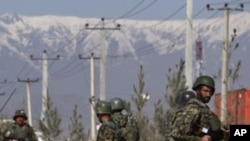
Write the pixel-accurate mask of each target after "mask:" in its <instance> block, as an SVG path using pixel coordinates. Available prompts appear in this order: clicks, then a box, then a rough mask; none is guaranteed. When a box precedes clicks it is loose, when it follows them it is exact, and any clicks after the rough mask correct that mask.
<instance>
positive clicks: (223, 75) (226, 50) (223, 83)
mask: <svg viewBox="0 0 250 141" xmlns="http://www.w3.org/2000/svg"><path fill="white" fill-rule="evenodd" d="M243 7H244V6H243V4H240V8H230V7H228V4H227V3H225V4H224V7H223V8H218V9H217V10H219V11H224V27H225V29H224V43H223V44H224V47H223V49H222V71H221V109H220V120H221V122H222V123H223V124H226V122H227V91H228V82H227V81H228V57H229V47H228V36H229V12H230V11H243ZM207 9H208V10H215V9H214V8H211V7H210V5H209V4H207Z"/></svg>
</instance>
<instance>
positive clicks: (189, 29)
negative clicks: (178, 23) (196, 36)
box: [185, 0, 193, 90]
mask: <svg viewBox="0 0 250 141" xmlns="http://www.w3.org/2000/svg"><path fill="white" fill-rule="evenodd" d="M186 10H187V25H186V47H185V76H186V86H187V87H188V90H191V89H192V81H193V0H187V9H186Z"/></svg>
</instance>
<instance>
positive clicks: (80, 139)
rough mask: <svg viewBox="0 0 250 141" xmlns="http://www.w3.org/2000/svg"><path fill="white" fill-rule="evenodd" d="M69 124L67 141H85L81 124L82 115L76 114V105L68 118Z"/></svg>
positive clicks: (85, 137)
mask: <svg viewBox="0 0 250 141" xmlns="http://www.w3.org/2000/svg"><path fill="white" fill-rule="evenodd" d="M70 121H71V124H70V125H69V127H68V129H69V132H70V133H69V138H68V139H69V141H87V136H86V134H85V133H84V126H83V124H82V115H79V114H78V112H77V105H75V107H74V110H73V114H72V116H71V117H70Z"/></svg>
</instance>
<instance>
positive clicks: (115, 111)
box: [110, 97, 139, 141]
mask: <svg viewBox="0 0 250 141" xmlns="http://www.w3.org/2000/svg"><path fill="white" fill-rule="evenodd" d="M110 104H111V111H112V114H111V117H112V120H113V121H114V122H115V124H116V125H118V127H119V128H120V129H121V131H122V137H123V140H125V141H138V140H139V129H138V125H137V120H136V119H135V117H132V116H129V115H124V114H123V113H122V111H123V110H125V102H124V101H123V100H122V99H121V98H118V97H115V98H112V99H111V100H110Z"/></svg>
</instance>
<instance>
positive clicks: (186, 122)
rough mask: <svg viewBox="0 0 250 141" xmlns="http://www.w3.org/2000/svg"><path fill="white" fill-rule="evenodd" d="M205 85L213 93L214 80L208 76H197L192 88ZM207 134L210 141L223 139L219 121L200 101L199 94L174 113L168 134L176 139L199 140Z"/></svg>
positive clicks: (183, 140) (184, 140)
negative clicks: (182, 108) (181, 109)
mask: <svg viewBox="0 0 250 141" xmlns="http://www.w3.org/2000/svg"><path fill="white" fill-rule="evenodd" d="M202 85H205V86H207V87H210V88H211V89H212V94H213V93H214V81H213V79H212V78H211V77H209V76H201V77H199V78H197V80H196V82H195V83H194V85H193V89H194V90H197V88H198V87H200V86H202ZM204 135H209V136H210V137H211V138H212V141H220V140H222V139H223V131H222V130H221V122H220V120H219V119H218V117H217V116H216V115H215V114H214V113H213V112H212V111H211V110H210V109H209V107H208V106H207V105H206V104H205V103H204V102H203V101H202V97H201V94H199V93H197V98H193V99H191V100H189V101H188V103H187V105H186V106H185V107H184V110H183V111H181V112H178V113H176V115H175V119H174V121H173V127H172V131H171V132H170V136H171V137H173V139H174V140H176V141H200V140H201V137H203V136H204Z"/></svg>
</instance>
